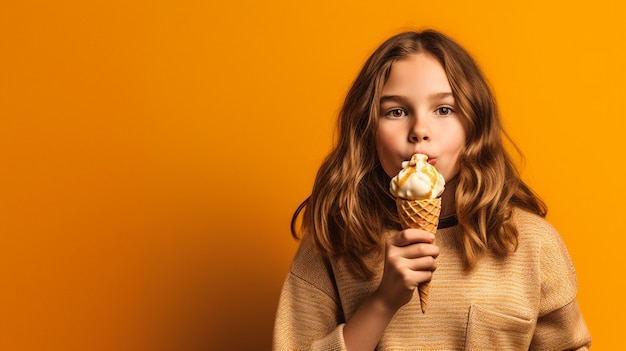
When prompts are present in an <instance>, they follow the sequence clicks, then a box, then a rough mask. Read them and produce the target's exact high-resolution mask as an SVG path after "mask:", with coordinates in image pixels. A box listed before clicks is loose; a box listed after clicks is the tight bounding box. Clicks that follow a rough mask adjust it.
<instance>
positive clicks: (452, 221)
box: [437, 215, 459, 229]
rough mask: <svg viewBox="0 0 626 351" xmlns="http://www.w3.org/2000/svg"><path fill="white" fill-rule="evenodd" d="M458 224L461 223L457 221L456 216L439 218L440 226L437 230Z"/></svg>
mask: <svg viewBox="0 0 626 351" xmlns="http://www.w3.org/2000/svg"><path fill="white" fill-rule="evenodd" d="M457 224H459V221H458V220H457V219H456V216H455V215H452V216H448V217H444V218H439V225H438V226H437V229H444V228H449V227H453V226H455V225H457Z"/></svg>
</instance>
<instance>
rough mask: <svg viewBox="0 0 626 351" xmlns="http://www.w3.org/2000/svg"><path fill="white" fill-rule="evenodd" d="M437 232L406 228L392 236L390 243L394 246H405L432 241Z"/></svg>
mask: <svg viewBox="0 0 626 351" xmlns="http://www.w3.org/2000/svg"><path fill="white" fill-rule="evenodd" d="M434 240H435V234H433V233H430V232H427V231H425V230H422V229H412V228H411V229H405V230H402V231H400V232H398V233H397V234H396V235H394V236H392V237H391V239H390V240H389V243H390V244H391V245H393V246H398V247H403V246H407V245H411V244H417V243H432V242H433V241H434Z"/></svg>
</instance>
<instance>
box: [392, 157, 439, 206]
mask: <svg viewBox="0 0 626 351" xmlns="http://www.w3.org/2000/svg"><path fill="white" fill-rule="evenodd" d="M444 185H445V181H444V179H443V176H442V175H441V174H440V173H439V172H437V170H436V169H435V167H434V166H433V165H431V164H430V163H428V156H426V155H422V154H415V155H413V156H412V157H411V159H410V160H409V161H404V162H402V170H401V171H400V173H398V175H396V176H395V177H393V179H391V183H390V184H389V190H391V193H392V194H393V195H394V196H396V197H400V198H403V199H407V200H421V199H434V198H436V197H439V196H441V193H442V192H443V189H444Z"/></svg>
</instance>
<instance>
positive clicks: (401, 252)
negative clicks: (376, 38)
mask: <svg viewBox="0 0 626 351" xmlns="http://www.w3.org/2000/svg"><path fill="white" fill-rule="evenodd" d="M338 128H339V134H338V136H339V138H338V142H337V145H336V146H335V147H334V148H333V150H332V151H331V153H330V155H329V156H328V157H327V159H326V160H325V161H324V163H323V164H322V166H321V168H320V170H319V172H318V174H317V177H316V180H315V183H314V186H313V191H312V193H311V196H310V197H309V198H308V199H307V200H305V202H304V203H303V204H302V205H301V206H300V207H299V208H298V209H297V210H296V213H295V214H294V220H293V221H292V232H293V233H294V236H296V237H298V235H297V234H296V231H295V228H294V225H293V223H294V221H295V219H296V218H297V216H298V215H299V214H300V212H301V211H304V212H303V218H302V219H303V221H302V233H303V237H302V242H301V244H300V247H299V249H298V252H297V254H296V256H295V258H294V260H293V263H292V266H291V270H290V273H289V275H288V276H287V278H286V281H285V284H284V286H283V290H282V293H281V296H280V301H279V306H278V311H277V315H276V322H275V329H274V344H273V346H274V349H275V350H305V349H306V350H309V349H312V350H350V351H354V350H373V349H378V350H387V349H394V350H398V349H401V350H420V349H427V350H462V349H465V350H485V349H497V350H510V349H516V350H517V349H519V350H522V349H523V350H527V349H541V350H544V349H548V350H563V349H567V350H574V349H576V350H585V349H588V347H589V345H590V335H589V332H588V330H587V327H586V325H585V322H584V321H583V318H582V316H581V312H580V310H579V307H578V304H577V302H576V277H575V273H574V268H573V266H572V263H571V261H570V258H569V256H568V253H567V250H566V248H565V246H564V244H563V241H562V240H561V238H560V236H559V234H558V233H557V232H556V231H555V230H554V228H553V227H552V226H550V224H548V223H547V222H546V221H545V219H544V217H545V215H546V206H545V205H544V203H543V202H542V201H541V200H540V199H539V198H538V197H537V196H536V195H535V194H534V193H533V192H532V190H531V189H530V188H529V187H528V186H527V185H526V184H525V183H524V182H523V181H522V180H521V179H520V176H519V174H518V172H517V171H516V169H515V167H514V165H513V163H512V161H511V159H510V157H509V156H508V155H507V153H506V151H505V149H504V146H503V141H502V136H503V135H504V131H503V129H502V126H501V122H500V119H499V114H498V110H497V107H496V103H495V99H494V97H493V94H492V92H491V91H490V88H489V87H488V85H487V83H486V81H485V78H484V77H483V75H482V73H481V72H480V70H479V68H478V67H477V65H476V63H475V62H474V60H473V59H472V58H471V57H470V56H469V54H468V53H467V52H466V51H465V50H464V49H463V48H461V47H460V46H459V45H458V44H457V43H455V42H454V41H452V40H451V39H450V38H448V37H446V36H444V35H442V34H440V33H438V32H435V31H432V30H427V31H423V32H419V33H415V32H408V33H402V34H399V35H396V36H394V37H392V38H390V39H388V40H387V41H386V42H385V43H383V44H382V45H381V46H380V47H379V48H378V49H377V50H376V51H375V52H374V53H373V54H372V56H371V57H370V58H369V59H368V60H367V62H366V64H365V66H364V67H363V69H362V70H361V72H360V74H359V75H358V77H357V79H356V81H355V82H354V84H353V85H352V87H351V89H350V90H349V92H348V95H347V97H346V99H345V103H344V105H343V108H342V110H341V112H340V115H339V121H338ZM415 153H422V154H426V155H428V162H429V163H431V164H433V165H434V166H435V167H436V168H437V170H438V171H439V172H440V173H442V174H443V176H444V178H445V180H446V186H445V190H444V193H443V196H442V209H441V217H440V218H441V219H440V223H439V228H438V230H437V234H436V236H435V235H432V234H430V233H428V232H426V231H424V230H420V229H405V230H401V227H400V225H399V219H398V215H397V212H396V207H395V202H394V198H393V197H392V195H391V193H390V191H389V182H390V179H391V177H393V176H394V175H396V174H397V173H398V171H399V170H400V168H401V164H402V162H403V161H406V160H408V159H409V158H410V157H411V156H412V155H413V154H415ZM435 237H436V241H435ZM435 269H436V271H435ZM431 279H432V281H431ZM429 281H430V293H429V297H428V310H427V311H426V313H422V312H421V310H420V302H419V298H418V296H417V293H416V292H415V288H416V287H417V285H418V284H419V283H423V282H429Z"/></svg>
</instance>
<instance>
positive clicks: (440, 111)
mask: <svg viewBox="0 0 626 351" xmlns="http://www.w3.org/2000/svg"><path fill="white" fill-rule="evenodd" d="M452 112H454V110H452V109H451V108H449V107H446V106H442V107H440V108H438V109H437V114H438V115H441V116H447V115H450V114H452Z"/></svg>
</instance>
